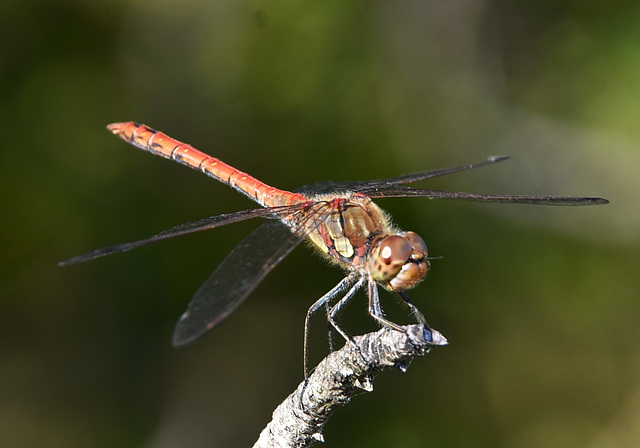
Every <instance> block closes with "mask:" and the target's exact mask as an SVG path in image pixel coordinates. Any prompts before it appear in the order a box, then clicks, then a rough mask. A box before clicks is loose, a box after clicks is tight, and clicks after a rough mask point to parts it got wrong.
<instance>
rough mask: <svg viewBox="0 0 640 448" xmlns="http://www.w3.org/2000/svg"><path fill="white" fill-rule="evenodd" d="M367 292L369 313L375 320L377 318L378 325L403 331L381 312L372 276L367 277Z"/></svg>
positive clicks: (376, 288) (376, 287) (376, 286)
mask: <svg viewBox="0 0 640 448" xmlns="http://www.w3.org/2000/svg"><path fill="white" fill-rule="evenodd" d="M368 293H369V314H370V315H371V317H373V318H374V319H375V320H377V321H378V322H379V323H380V325H382V326H383V327H387V328H391V329H392V330H397V331H401V332H403V333H404V330H403V329H402V327H401V326H400V325H398V324H395V323H393V322H391V321H390V320H389V319H387V318H385V317H384V313H383V312H382V307H381V306H380V295H379V294H378V285H377V284H376V281H375V280H374V279H373V278H371V277H370V278H369V282H368Z"/></svg>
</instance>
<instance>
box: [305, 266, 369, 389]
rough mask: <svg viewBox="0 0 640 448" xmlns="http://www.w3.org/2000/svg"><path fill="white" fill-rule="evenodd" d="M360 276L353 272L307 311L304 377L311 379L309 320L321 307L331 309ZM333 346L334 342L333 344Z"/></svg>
mask: <svg viewBox="0 0 640 448" xmlns="http://www.w3.org/2000/svg"><path fill="white" fill-rule="evenodd" d="M359 275H360V274H358V273H357V272H353V273H351V274H349V275H348V276H346V277H345V278H343V279H342V280H341V281H340V283H338V284H337V285H336V286H334V287H333V288H332V289H331V291H329V292H328V293H326V294H325V295H323V296H322V297H320V298H319V299H318V300H317V301H316V302H315V303H314V304H313V305H311V307H310V308H309V309H308V310H307V317H306V318H305V319H304V356H303V362H304V377H305V378H308V377H309V360H308V358H309V320H310V319H311V316H313V315H314V314H315V313H316V311H318V310H319V309H320V308H321V307H323V306H324V307H326V308H328V307H329V302H330V301H331V300H332V299H334V298H335V297H336V296H337V295H338V294H340V292H342V291H343V290H345V289H346V288H348V287H350V286H351V285H352V284H353V283H354V282H355V281H356V280H357V278H358V276H359ZM331 344H332V342H331Z"/></svg>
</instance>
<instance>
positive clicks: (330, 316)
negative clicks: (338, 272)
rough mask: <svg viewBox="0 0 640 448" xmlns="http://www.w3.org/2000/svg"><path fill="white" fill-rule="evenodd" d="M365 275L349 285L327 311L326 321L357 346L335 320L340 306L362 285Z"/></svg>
mask: <svg viewBox="0 0 640 448" xmlns="http://www.w3.org/2000/svg"><path fill="white" fill-rule="evenodd" d="M365 280H366V279H365V277H361V278H360V279H359V280H358V282H357V283H356V284H355V285H353V286H352V287H351V289H350V290H349V291H348V292H347V293H346V294H345V295H344V297H342V298H341V299H340V300H339V301H338V303H336V304H335V305H334V306H333V307H332V308H331V309H330V310H329V312H328V313H327V321H328V322H329V324H330V325H331V326H332V327H333V328H334V329H335V330H336V331H337V332H338V333H340V335H341V336H342V337H343V338H344V339H345V340H346V341H347V342H348V343H350V344H353V345H354V346H355V347H358V344H356V342H355V341H354V340H353V338H352V337H351V336H349V335H348V334H347V333H346V332H345V331H344V330H343V329H342V328H340V326H339V325H338V323H337V322H336V321H335V317H336V315H337V314H338V313H339V312H340V310H341V309H342V307H343V306H344V305H346V303H347V302H348V301H349V300H351V298H352V297H353V296H354V295H355V294H356V292H358V290H359V289H360V288H362V285H363V284H364V282H365Z"/></svg>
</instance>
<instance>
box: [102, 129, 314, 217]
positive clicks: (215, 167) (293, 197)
mask: <svg viewBox="0 0 640 448" xmlns="http://www.w3.org/2000/svg"><path fill="white" fill-rule="evenodd" d="M107 129H109V130H110V131H111V132H113V133H114V134H115V135H117V136H119V137H120V138H122V139H123V140H125V141H126V142H128V143H131V144H132V145H134V146H136V147H137V148H140V149H142V150H144V151H147V152H150V153H152V154H155V155H158V156H160V157H163V158H165V159H171V160H175V161H176V162H178V163H180V164H182V165H186V166H188V167H190V168H193V169H195V170H198V171H201V172H203V173H204V174H206V175H207V176H209V177H212V178H214V179H216V180H218V181H220V182H222V183H225V184H227V185H229V186H230V187H233V188H234V189H236V190H237V191H239V192H240V193H243V194H244V195H246V196H248V197H249V198H251V199H253V200H254V201H256V202H257V203H258V204H260V205H262V206H263V207H277V206H281V205H291V204H295V203H298V202H301V201H303V200H304V197H303V196H302V195H301V194H297V193H291V192H289V191H286V190H280V189H278V188H275V187H272V186H270V185H267V184H265V183H264V182H262V181H260V180H258V179H256V178H255V177H253V176H250V175H249V174H247V173H245V172H243V171H240V170H237V169H235V168H234V167H232V166H231V165H228V164H227V163H225V162H223V161H222V160H220V159H218V158H216V157H212V156H210V155H208V154H205V153H203V152H202V151H200V150H198V149H196V148H194V147H193V146H191V145H188V144H186V143H183V142H181V141H179V140H176V139H174V138H172V137H169V136H168V135H167V134H165V133H163V132H160V131H156V130H155V129H153V128H151V127H149V126H147V125H144V124H139V123H136V122H134V121H129V122H125V123H113V124H110V125H108V126H107Z"/></svg>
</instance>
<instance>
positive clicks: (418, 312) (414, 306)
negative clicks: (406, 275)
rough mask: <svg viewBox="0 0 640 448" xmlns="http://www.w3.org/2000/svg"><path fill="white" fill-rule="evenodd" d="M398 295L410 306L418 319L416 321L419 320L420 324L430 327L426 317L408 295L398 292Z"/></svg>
mask: <svg viewBox="0 0 640 448" xmlns="http://www.w3.org/2000/svg"><path fill="white" fill-rule="evenodd" d="M398 295H399V296H400V297H401V298H402V300H404V302H405V303H406V304H407V305H408V306H409V308H410V309H411V312H412V313H413V315H414V316H415V317H416V319H418V322H420V323H421V324H422V325H424V326H425V327H429V324H428V323H427V319H425V318H424V315H423V314H422V313H421V312H420V310H419V309H418V307H417V306H416V304H415V303H413V301H412V300H411V299H410V298H409V296H408V295H406V294H405V293H404V292H403V291H398ZM429 328H430V327H429Z"/></svg>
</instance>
